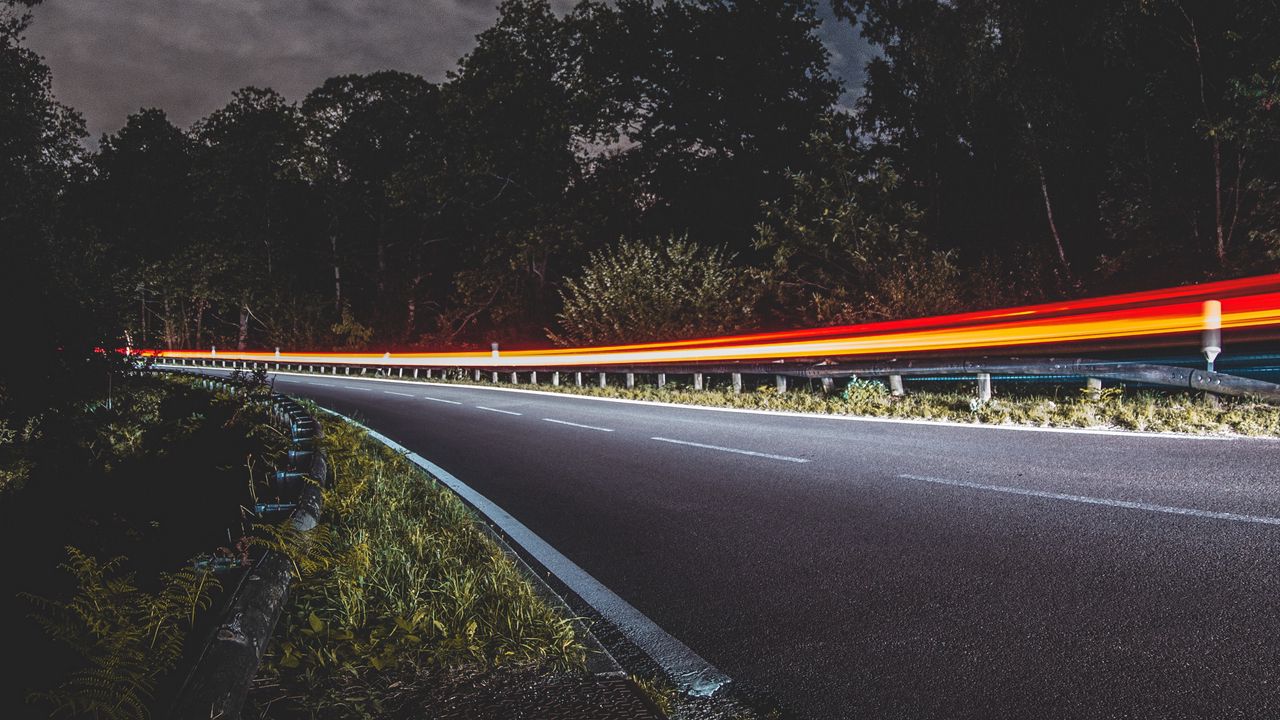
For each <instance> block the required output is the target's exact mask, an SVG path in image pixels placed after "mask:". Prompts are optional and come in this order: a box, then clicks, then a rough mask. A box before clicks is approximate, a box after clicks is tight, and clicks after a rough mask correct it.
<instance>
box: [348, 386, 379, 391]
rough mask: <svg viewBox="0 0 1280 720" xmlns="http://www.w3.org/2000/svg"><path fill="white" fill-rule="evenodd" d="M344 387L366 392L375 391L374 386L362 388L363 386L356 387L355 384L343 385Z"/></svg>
mask: <svg viewBox="0 0 1280 720" xmlns="http://www.w3.org/2000/svg"><path fill="white" fill-rule="evenodd" d="M342 387H344V388H346V389H348V390H364V391H365V392H373V388H362V387H356V386H355V385H343V386H342Z"/></svg>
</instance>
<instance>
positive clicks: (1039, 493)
mask: <svg viewBox="0 0 1280 720" xmlns="http://www.w3.org/2000/svg"><path fill="white" fill-rule="evenodd" d="M898 477H900V478H903V479H905V480H918V481H920V482H927V483H935V484H937V485H953V486H955V487H963V488H970V489H973V490H992V491H994V492H1002V493H1009V494H1011V495H1026V496H1028V497H1038V498H1048V499H1050V500H1066V501H1068V502H1078V503H1087V504H1090V505H1106V506H1108V507H1118V508H1127V509H1129V510H1146V511H1148V512H1159V513H1168V514H1170V515H1191V516H1194V517H1204V518H1213V519H1215V520H1231V521H1233V522H1244V523H1257V524H1259V525H1280V518H1277V517H1268V516H1266V515H1242V514H1239V513H1229V512H1217V511H1215V510H1199V509H1197V508H1184V507H1173V506H1170V505H1154V504H1152V503H1144V502H1134V501H1132V500H1115V499H1112V498H1100V497H1091V496H1089V495H1068V494H1066V493H1056V492H1048V491H1046V490H1029V489H1027V488H1018V487H1009V486H1007V485H988V484H986V483H976V482H969V481H968V480H948V479H946V478H935V477H925V476H923V475H899V476H898Z"/></svg>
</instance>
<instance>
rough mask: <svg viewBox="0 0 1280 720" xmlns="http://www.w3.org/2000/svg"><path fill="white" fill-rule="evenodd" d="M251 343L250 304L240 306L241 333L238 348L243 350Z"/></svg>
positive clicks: (237, 342)
mask: <svg viewBox="0 0 1280 720" xmlns="http://www.w3.org/2000/svg"><path fill="white" fill-rule="evenodd" d="M248 344H249V306H248V305H247V304H244V305H241V306H240V335H239V337H238V338H237V340H236V349H237V350H241V351H243V350H244V349H245V347H246V346H247V345H248Z"/></svg>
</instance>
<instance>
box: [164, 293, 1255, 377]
mask: <svg viewBox="0 0 1280 720" xmlns="http://www.w3.org/2000/svg"><path fill="white" fill-rule="evenodd" d="M1206 300H1217V301H1220V303H1221V313H1220V315H1221V327H1222V328H1223V329H1224V330H1230V329H1247V328H1262V327H1272V326H1280V274H1277V275H1265V276H1260V277H1253V278H1243V279H1239V280H1227V281H1222V282H1215V283H1206V284H1201V285H1188V286H1183V287H1177V288H1166V289H1162V290H1151V291H1144V292H1137V293H1126V294H1123V295H1112V296H1107V297H1098V298H1087V299H1082V300H1072V301H1066V302H1059V303H1045V304H1041V305H1031V306H1024V307H1016V308H1003V309H998V310H986V311H979V312H969V313H959V314H952V315H940V316H934V317H926V318H915V319H911V320H895V321H888V322H879V323H865V324H860V325H844V326H837V327H824V328H810V329H802V330H788V331H782V332H771V333H753V334H747V335H735V336H725V337H712V338H700V339H694V340H680V341H674V342H660V343H642V344H634V345H610V346H595V347H584V348H547V349H539V350H512V351H502V352H501V353H500V354H499V356H498V357H493V355H492V353H490V352H483V351H470V352H435V353H387V354H382V353H329V352H302V353H297V352H290V353H281V354H279V355H276V354H275V353H269V352H226V351H220V352H218V353H216V354H213V353H211V352H204V351H193V350H172V351H163V350H161V351H157V350H146V351H142V352H141V354H144V355H148V356H156V357H161V358H169V359H211V358H212V359H220V360H236V361H251V362H280V363H304V364H305V363H316V364H348V365H402V366H417V367H458V366H466V367H502V368H510V367H550V366H560V367H572V366H603V365H660V364H663V363H681V364H687V363H697V362H734V361H742V360H786V359H797V358H823V359H830V358H840V357H857V356H867V355H879V356H885V355H896V354H905V353H920V352H938V351H959V350H989V349H994V348H1018V347H1037V346H1044V345H1058V344H1065V343H1079V342H1088V341H1094V342H1097V341H1107V340H1117V339H1122V338H1151V337H1159V336H1178V335H1183V334H1188V333H1196V332H1200V331H1201V330H1203V329H1204V328H1205V323H1206V315H1205V308H1204V302H1205V301H1206Z"/></svg>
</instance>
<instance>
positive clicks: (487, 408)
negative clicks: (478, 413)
mask: <svg viewBox="0 0 1280 720" xmlns="http://www.w3.org/2000/svg"><path fill="white" fill-rule="evenodd" d="M476 409H477V410H488V411H489V412H496V413H502V414H503V415H523V414H524V413H518V412H511V411H510V410H499V409H498V408H491V407H485V406H483V405H477V406H476Z"/></svg>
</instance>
